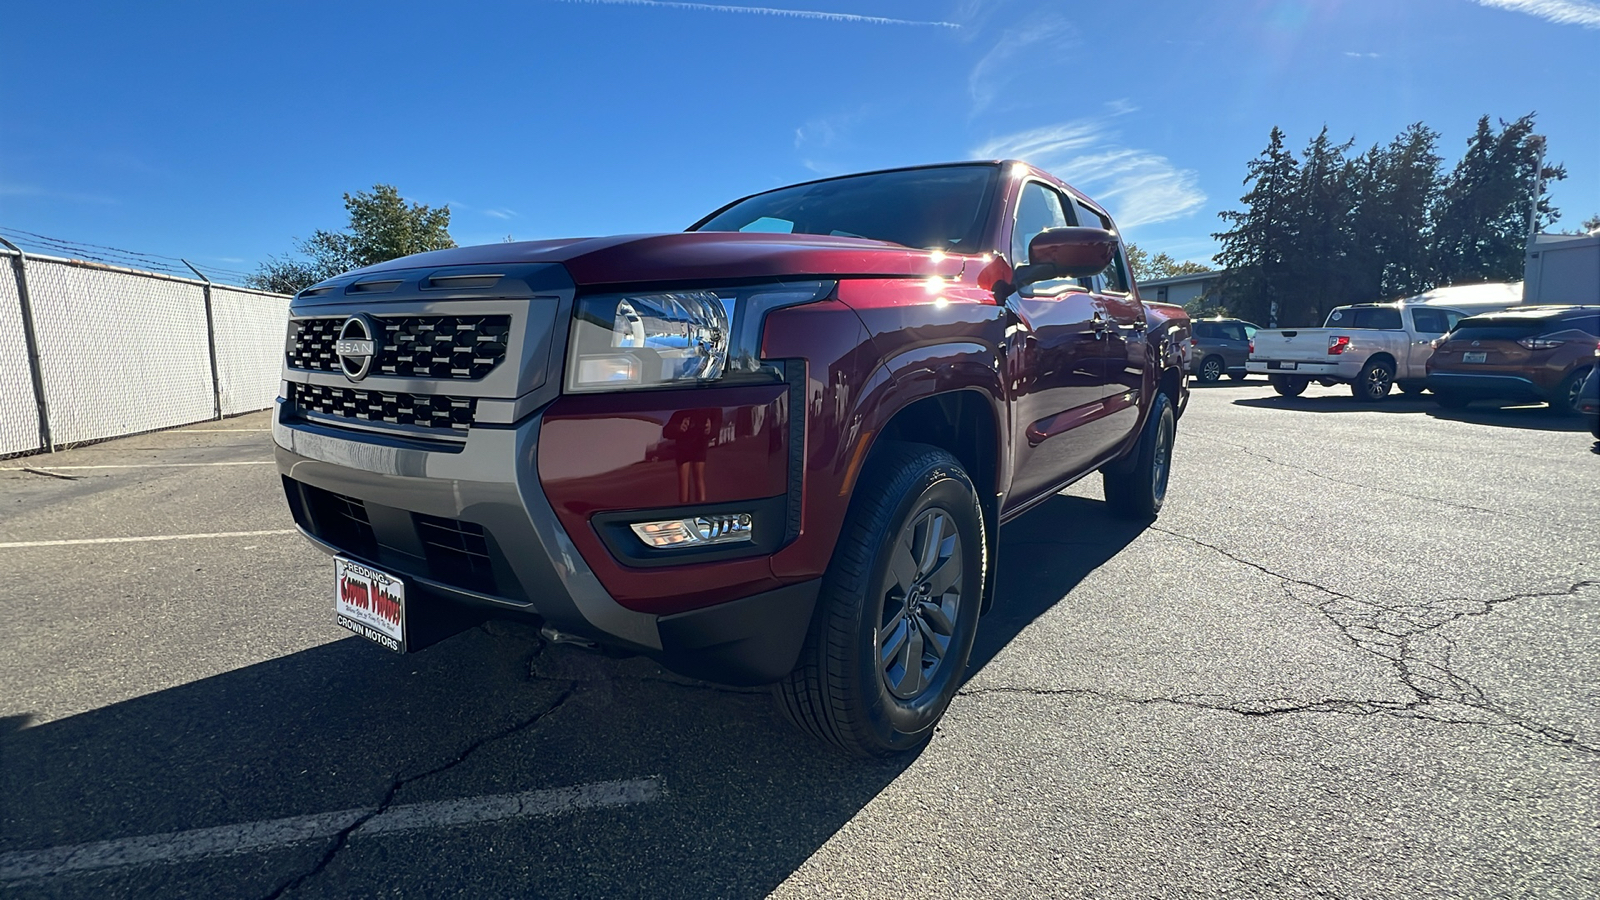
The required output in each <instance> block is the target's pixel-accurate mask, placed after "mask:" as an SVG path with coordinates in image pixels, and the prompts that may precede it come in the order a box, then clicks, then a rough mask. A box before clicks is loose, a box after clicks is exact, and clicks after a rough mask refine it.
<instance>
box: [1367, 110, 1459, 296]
mask: <svg viewBox="0 0 1600 900" xmlns="http://www.w3.org/2000/svg"><path fill="white" fill-rule="evenodd" d="M1438 143H1439V133H1438V132H1436V131H1434V130H1433V129H1431V128H1429V127H1428V126H1426V125H1424V124H1422V123H1421V122H1415V123H1413V124H1412V125H1411V126H1409V127H1408V128H1406V130H1405V131H1404V132H1402V133H1401V134H1400V135H1399V136H1398V137H1396V138H1395V139H1394V141H1393V142H1391V143H1390V144H1389V148H1388V150H1387V151H1386V152H1385V154H1384V158H1385V167H1384V168H1385V173H1384V179H1383V180H1384V183H1385V186H1386V189H1387V195H1386V197H1385V204H1384V216H1383V221H1384V229H1383V233H1382V236H1381V237H1380V238H1378V240H1377V243H1378V246H1379V247H1380V248H1381V250H1382V253H1383V257H1384V272H1383V282H1382V285H1381V289H1380V291H1379V294H1378V296H1379V297H1380V298H1382V299H1394V298H1398V297H1410V296H1414V295H1416V294H1420V293H1422V292H1423V291H1426V290H1428V289H1430V288H1432V287H1434V284H1435V282H1434V280H1433V279H1434V272H1435V266H1434V263H1433V259H1432V247H1431V244H1432V242H1433V233H1434V222H1433V211H1434V207H1435V206H1436V205H1437V203H1438V199H1439V192H1440V190H1441V188H1442V184H1441V181H1442V178H1443V175H1442V173H1441V172H1440V171H1439V163H1440V158H1439V154H1438V153H1437V152H1436V151H1435V148H1436V147H1437V146H1438Z"/></svg>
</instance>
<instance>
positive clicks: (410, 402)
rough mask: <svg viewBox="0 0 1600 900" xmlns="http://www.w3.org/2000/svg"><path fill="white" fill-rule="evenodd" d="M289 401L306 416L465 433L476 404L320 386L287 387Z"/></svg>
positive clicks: (469, 399)
mask: <svg viewBox="0 0 1600 900" xmlns="http://www.w3.org/2000/svg"><path fill="white" fill-rule="evenodd" d="M289 400H291V401H292V402H293V403H294V404H295V406H297V407H299V408H300V409H301V410H302V411H305V412H314V413H321V414H322V415H325V416H340V417H342V418H346V419H353V420H357V421H362V422H373V423H388V424H390V425H411V426H415V427H418V428H434V429H438V430H440V431H441V432H442V431H458V432H459V431H466V430H467V429H468V428H469V427H471V425H472V417H473V415H474V414H475V413H476V412H477V408H478V401H477V400H476V399H474V398H472V397H446V396H443V395H437V394H401V393H392V392H389V391H363V390H359V389H357V388H341V387H328V386H326V385H320V384H291V385H289Z"/></svg>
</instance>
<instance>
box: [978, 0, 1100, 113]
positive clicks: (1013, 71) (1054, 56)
mask: <svg viewBox="0 0 1600 900" xmlns="http://www.w3.org/2000/svg"><path fill="white" fill-rule="evenodd" d="M1076 40H1077V31H1076V29H1074V28H1073V27H1072V25H1071V24H1069V23H1068V22H1067V21H1066V20H1065V19H1063V18H1061V17H1060V16H1056V15H1051V14H1047V15H1044V16H1042V17H1039V18H1035V19H1029V20H1027V21H1023V22H1019V23H1017V24H1015V25H1013V26H1011V27H1010V28H1007V29H1006V30H1004V31H1002V32H1001V33H1000V36H999V37H998V38H997V39H995V42H994V46H993V47H991V48H990V49H989V52H987V53H985V54H984V55H983V56H982V58H980V59H979V60H978V62H977V64H975V65H974V66H973V67H972V71H971V72H970V73H968V75H967V93H968V94H969V95H971V97H972V115H977V114H978V113H980V112H983V111H984V110H985V109H987V108H988V107H989V105H990V104H991V103H993V102H994V100H995V98H996V97H997V96H999V95H1000V94H1001V93H1002V92H1003V91H1004V90H1005V89H1006V88H1007V87H1008V86H1009V85H1010V84H1011V82H1012V81H1013V80H1014V79H1015V78H1017V77H1018V76H1019V75H1023V74H1027V75H1031V76H1037V75H1038V66H1037V65H1031V66H1029V67H1027V68H1026V70H1023V69H1022V68H1020V67H1019V66H1018V61H1019V60H1027V61H1029V62H1030V63H1035V64H1036V63H1038V62H1039V61H1041V60H1053V61H1059V62H1063V63H1064V62H1069V61H1070V57H1069V56H1068V54H1067V53H1066V52H1065V51H1066V50H1067V49H1068V48H1069V47H1070V46H1071V45H1072V44H1073V43H1075V42H1076Z"/></svg>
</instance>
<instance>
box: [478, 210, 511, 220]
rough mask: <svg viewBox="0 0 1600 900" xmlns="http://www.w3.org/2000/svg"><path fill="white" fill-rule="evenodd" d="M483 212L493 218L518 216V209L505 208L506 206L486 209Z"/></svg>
mask: <svg viewBox="0 0 1600 900" xmlns="http://www.w3.org/2000/svg"><path fill="white" fill-rule="evenodd" d="M483 214H484V215H486V216H490V217H492V218H495V219H515V218H516V217H517V211H516V210H514V209H504V208H501V209H486V210H484V211H483Z"/></svg>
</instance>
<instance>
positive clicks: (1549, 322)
mask: <svg viewBox="0 0 1600 900" xmlns="http://www.w3.org/2000/svg"><path fill="white" fill-rule="evenodd" d="M1561 327H1562V325H1561V317H1560V316H1548V317H1545V318H1539V319H1525V318H1521V317H1518V318H1514V319H1504V318H1494V317H1492V316H1472V317H1469V318H1465V319H1462V320H1461V321H1459V322H1457V323H1456V328H1455V331H1452V332H1450V335H1451V336H1452V337H1459V338H1462V339H1463V340H1473V341H1515V340H1518V339H1520V338H1525V337H1529V336H1531V335H1535V334H1543V333H1544V332H1546V331H1556V330H1559V329H1560V328H1561Z"/></svg>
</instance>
